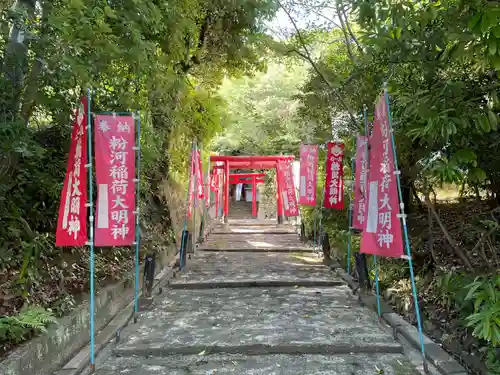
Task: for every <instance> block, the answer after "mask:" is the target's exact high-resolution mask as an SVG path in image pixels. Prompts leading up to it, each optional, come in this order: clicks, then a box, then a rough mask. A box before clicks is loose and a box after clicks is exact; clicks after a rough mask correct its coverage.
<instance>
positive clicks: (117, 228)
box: [56, 97, 136, 246]
mask: <svg viewBox="0 0 500 375" xmlns="http://www.w3.org/2000/svg"><path fill="white" fill-rule="evenodd" d="M88 105H89V103H88V100H87V98H85V97H84V98H82V99H81V101H80V106H79V107H78V109H77V111H76V116H75V120H74V122H73V132H72V136H71V145H70V151H69V160H68V167H67V170H66V177H65V179H64V185H63V189H62V192H61V200H60V206H59V216H58V221H57V230H56V245H57V246H83V245H85V244H86V243H87V241H88V229H87V226H88V225H87V217H88V212H87V209H88V204H87V201H88V169H87V167H88V163H89V155H88V148H87V137H88V128H87V123H88ZM94 124H95V126H94V135H95V138H94V145H95V174H96V186H97V207H96V219H95V228H94V229H95V230H94V233H95V235H94V244H95V245H96V246H124V245H131V244H133V242H134V238H135V231H134V224H135V215H136V207H135V206H136V200H135V198H136V196H135V181H136V180H135V174H136V172H135V120H134V117H133V116H116V115H97V116H95V118H94Z"/></svg>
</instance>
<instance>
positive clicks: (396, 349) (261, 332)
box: [97, 222, 419, 375]
mask: <svg viewBox="0 0 500 375" xmlns="http://www.w3.org/2000/svg"><path fill="white" fill-rule="evenodd" d="M237 224H238V223H235V224H233V225H232V226H231V229H228V228H224V227H222V226H221V227H218V228H216V230H215V232H214V233H213V234H212V235H211V236H210V238H209V240H208V242H207V243H206V245H205V246H204V247H203V249H204V250H200V251H198V252H197V253H196V255H195V256H194V257H193V259H192V260H190V261H189V262H188V267H187V269H186V272H185V273H183V274H181V275H178V277H177V279H173V280H172V282H171V284H170V288H169V289H168V290H166V291H165V292H164V293H163V295H162V296H159V297H156V298H155V306H154V307H153V309H152V310H151V311H148V312H144V313H143V314H142V315H141V317H140V319H139V322H138V323H137V324H135V325H130V326H128V327H127V328H126V329H125V330H124V332H122V337H121V341H120V343H119V344H118V345H117V346H116V347H115V348H114V350H113V355H112V356H110V357H109V358H108V359H107V360H106V361H105V362H104V363H103V364H100V365H99V366H98V371H97V374H99V375H118V374H128V375H167V374H168V375H181V374H182V375H187V374H196V375H198V374H199V375H201V374H203V375H206V374H235V375H236V374H238V375H244V374H248V375H250V374H261V375H271V374H283V375H285V374H286V375H291V374H299V375H307V374H310V375H320V374H339V375H369V374H380V373H384V374H386V375H392V374H395V375H396V374H405V375H413V374H419V372H418V371H417V370H416V369H415V368H414V367H413V365H412V364H411V363H410V362H409V361H408V360H407V359H406V358H405V356H404V355H403V354H402V353H403V347H402V346H401V344H399V343H398V342H396V341H395V340H394V339H393V337H392V335H391V333H390V331H388V330H386V328H385V327H384V326H383V325H382V324H380V323H379V322H378V318H377V316H376V314H375V313H373V312H372V311H371V310H369V309H367V308H364V307H361V305H360V304H359V302H358V300H357V298H356V297H355V296H353V295H352V292H351V290H350V289H349V288H348V287H347V285H345V283H344V282H343V281H341V280H340V279H338V278H337V277H336V276H335V274H334V273H333V272H331V271H330V270H329V269H328V268H327V267H324V266H322V265H321V264H320V263H319V260H318V258H316V255H315V254H314V253H312V252H311V249H309V248H303V247H302V248H301V245H300V243H299V241H298V239H297V236H296V234H295V233H293V231H291V230H290V229H288V230H287V228H286V227H280V228H276V226H274V225H260V226H253V225H247V224H245V222H240V223H239V225H237ZM276 232H280V233H276ZM255 249H258V252H252V251H253V250H255ZM276 249H278V250H281V251H282V252H276V251H275V250H276ZM283 249H287V250H288V251H283ZM214 250H215V251H214ZM225 250H226V251H225ZM227 250H232V251H227Z"/></svg>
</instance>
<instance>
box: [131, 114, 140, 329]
mask: <svg viewBox="0 0 500 375" xmlns="http://www.w3.org/2000/svg"><path fill="white" fill-rule="evenodd" d="M132 116H133V118H134V120H135V118H136V117H137V143H136V147H135V149H136V158H137V167H136V168H137V176H136V179H135V183H136V185H135V199H136V204H135V293H134V322H137V318H138V314H139V263H140V260H139V256H140V242H141V228H140V208H139V205H140V197H139V193H140V183H141V114H140V112H139V111H138V112H137V114H132Z"/></svg>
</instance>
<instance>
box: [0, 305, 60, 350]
mask: <svg viewBox="0 0 500 375" xmlns="http://www.w3.org/2000/svg"><path fill="white" fill-rule="evenodd" d="M54 323H56V319H55V317H54V315H53V314H52V312H51V311H50V310H46V309H43V308H41V307H36V306H33V307H30V308H28V309H27V310H25V311H24V312H21V313H20V314H18V315H14V316H5V317H0V342H5V343H7V344H17V343H19V342H21V341H24V340H26V339H27V338H29V337H30V336H32V335H33V334H35V333H40V332H46V330H47V329H46V327H47V326H48V325H49V324H54Z"/></svg>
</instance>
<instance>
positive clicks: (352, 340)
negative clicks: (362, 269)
mask: <svg viewBox="0 0 500 375" xmlns="http://www.w3.org/2000/svg"><path fill="white" fill-rule="evenodd" d="M349 293H350V292H349V289H348V288H347V287H345V286H344V287H337V288H316V289H308V288H274V289H272V288H271V289H258V288H250V289H239V290H238V291H235V290H234V289H206V290H189V291H185V290H176V289H170V290H169V291H168V293H167V294H166V295H165V297H164V298H163V299H158V300H157V301H156V302H155V305H156V306H155V309H154V312H145V313H143V314H142V315H141V317H140V320H139V322H138V323H137V324H136V325H133V326H130V327H127V329H126V330H124V331H123V332H122V339H121V341H120V343H119V344H118V346H117V347H116V348H115V349H114V354H115V355H118V356H122V357H131V356H139V357H148V356H154V357H164V356H169V355H193V354H197V353H200V352H202V351H204V350H205V351H207V352H208V353H227V354H246V355H264V354H279V353H282V354H347V353H401V352H402V351H403V348H402V346H401V345H400V344H399V343H397V342H395V341H394V340H393V338H392V335H391V333H390V332H389V331H388V330H387V329H386V327H385V326H383V325H382V324H381V323H379V321H378V318H377V315H376V314H375V313H374V312H373V311H371V310H367V309H365V308H363V307H361V306H360V305H359V303H358V301H357V300H356V298H354V297H353V296H352V295H350V294H349Z"/></svg>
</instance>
